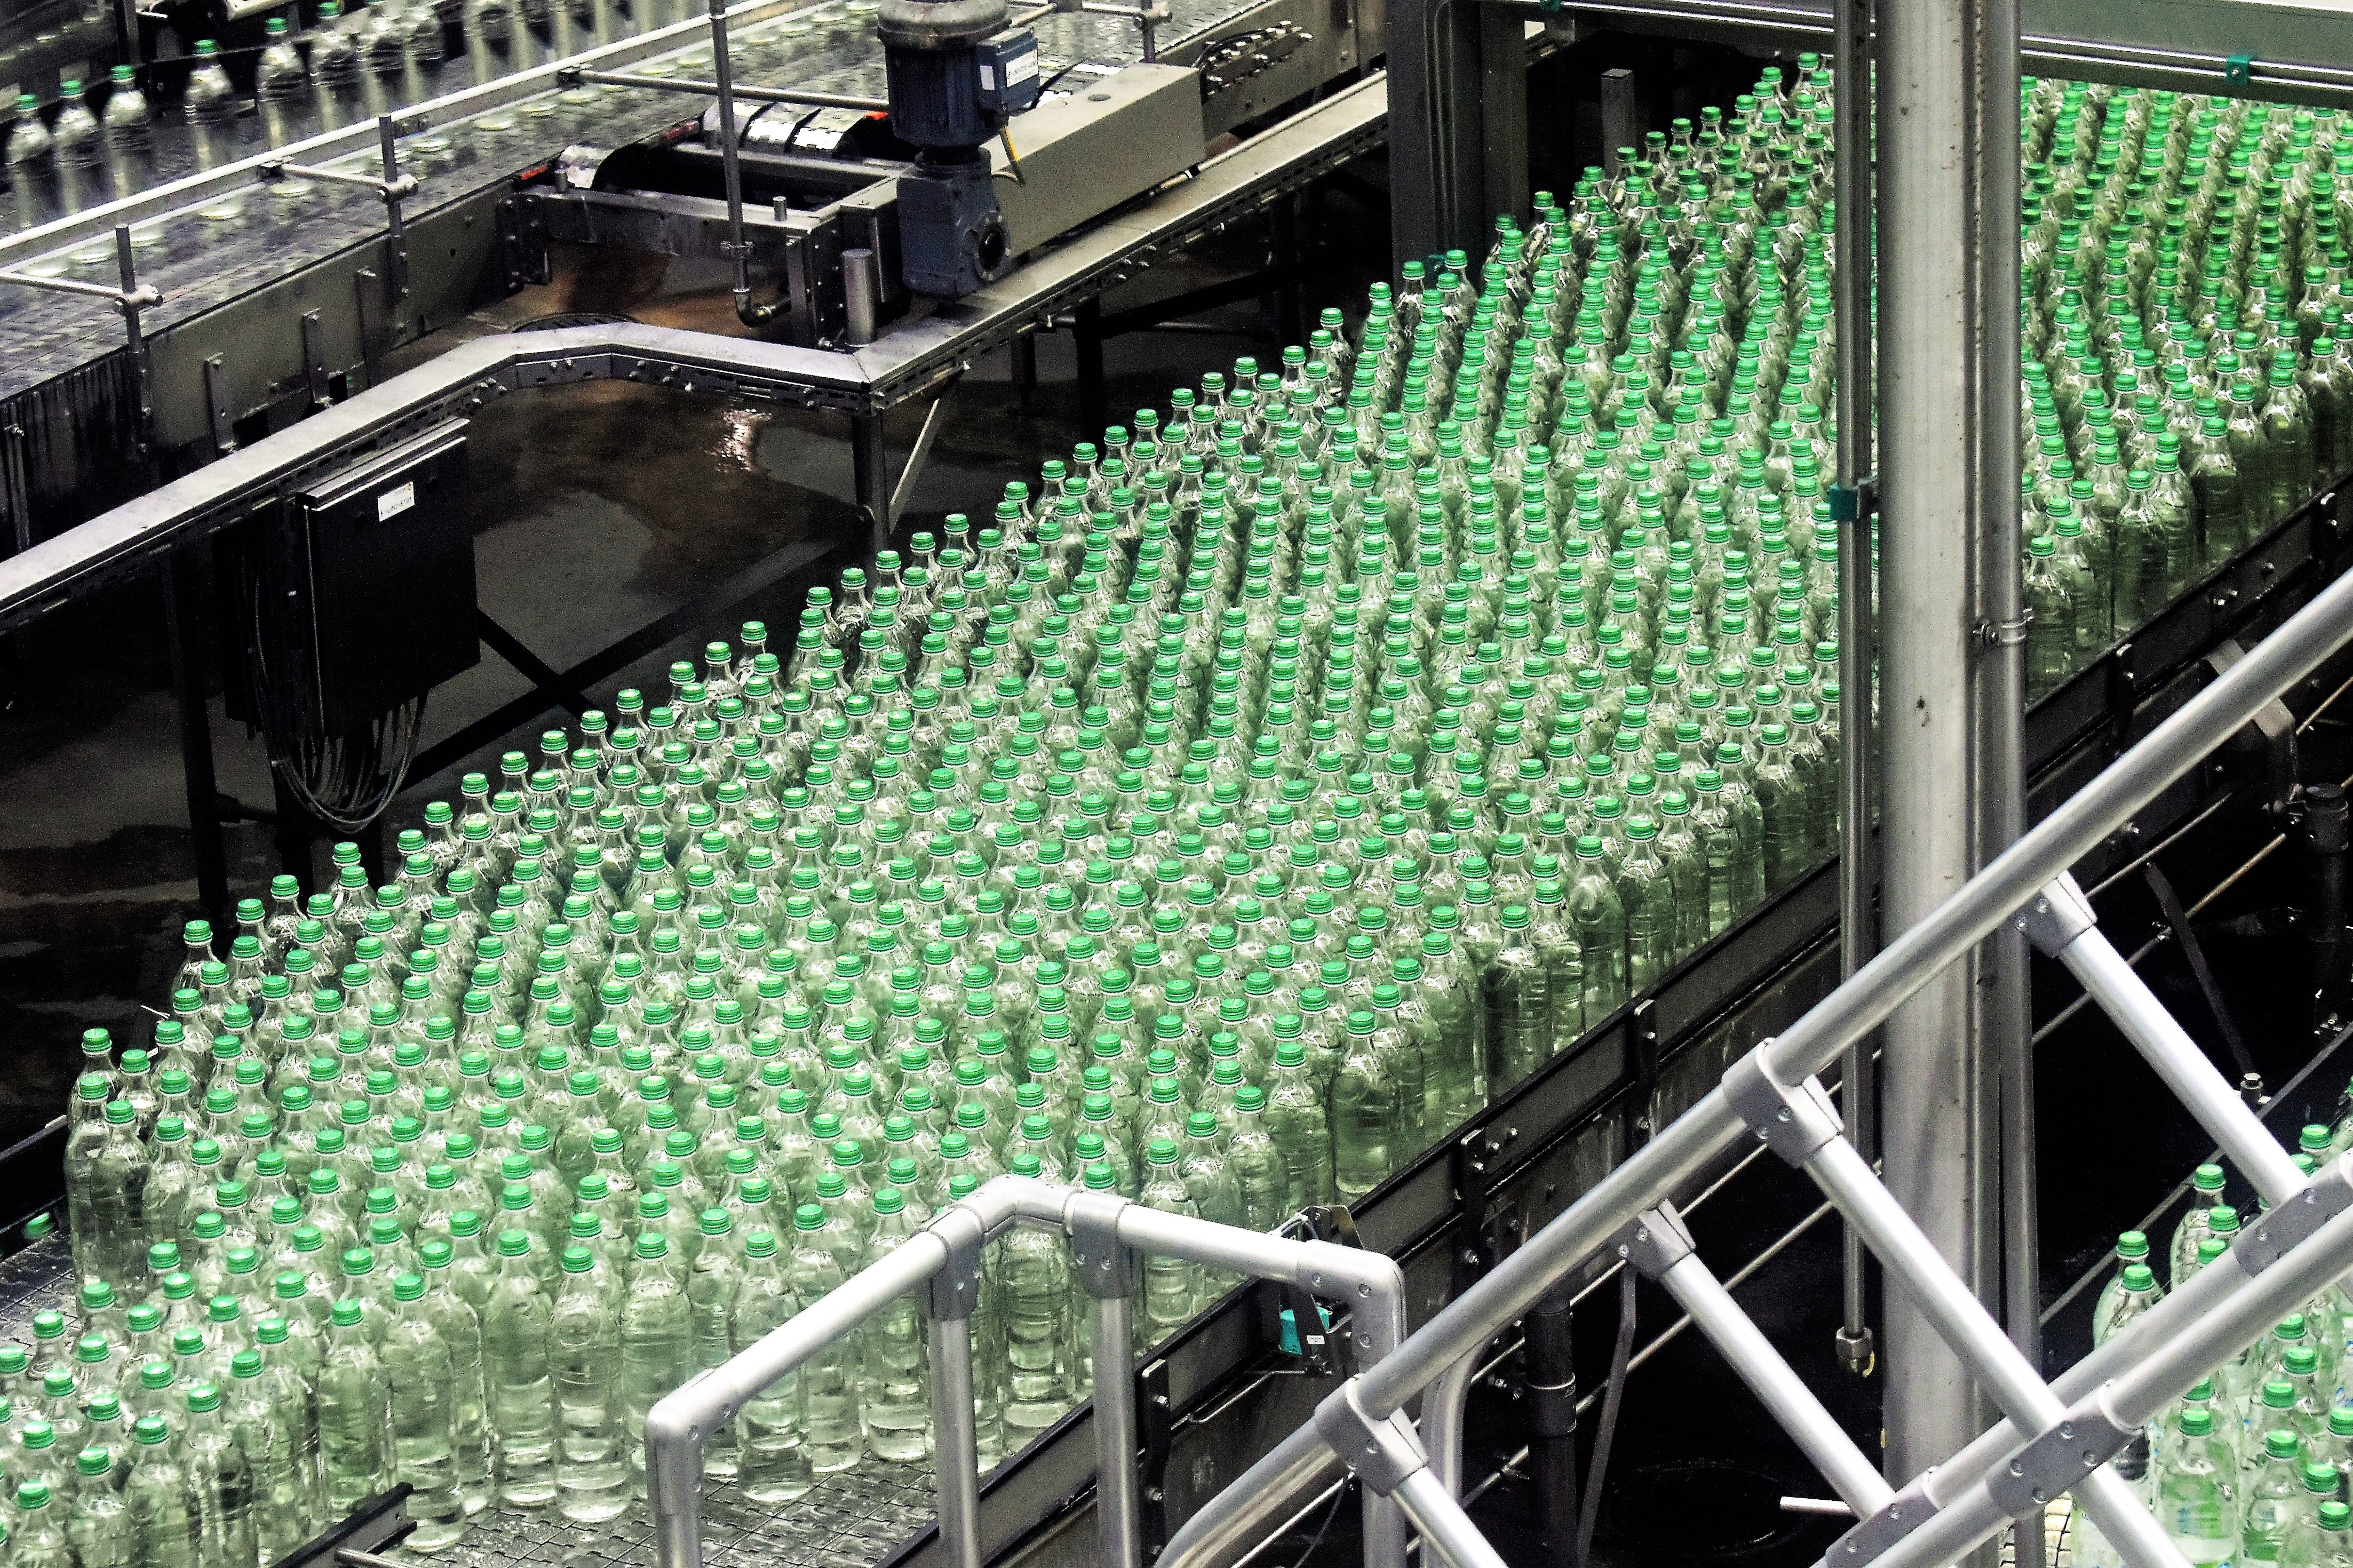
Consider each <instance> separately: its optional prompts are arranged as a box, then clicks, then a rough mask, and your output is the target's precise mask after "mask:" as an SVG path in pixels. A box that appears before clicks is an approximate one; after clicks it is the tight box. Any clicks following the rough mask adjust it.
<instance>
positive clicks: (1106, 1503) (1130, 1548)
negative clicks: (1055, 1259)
mask: <svg viewBox="0 0 2353 1568" xmlns="http://www.w3.org/2000/svg"><path fill="white" fill-rule="evenodd" d="M1092 1300H1093V1302H1094V1321H1093V1329H1094V1352H1095V1393H1094V1401H1095V1529H1096V1531H1097V1533H1098V1534H1099V1535H1100V1537H1101V1538H1102V1542H1103V1563H1104V1568H1142V1564H1143V1562H1144V1503H1143V1499H1142V1496H1141V1494H1140V1492H1139V1489H1138V1486H1137V1479H1136V1474H1135V1435H1136V1430H1137V1416H1136V1405H1135V1366H1134V1360H1133V1358H1134V1353H1135V1352H1134V1343H1135V1308H1134V1300H1135V1299H1134V1297H1133V1296H1097V1297H1094V1298H1092Z"/></svg>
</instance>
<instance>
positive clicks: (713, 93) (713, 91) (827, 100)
mask: <svg viewBox="0 0 2353 1568" xmlns="http://www.w3.org/2000/svg"><path fill="white" fill-rule="evenodd" d="M717 58H718V57H716V56H713V57H712V59H713V63H714V65H716V61H717ZM570 74H572V75H573V76H575V77H576V78H578V79H580V80H582V81H585V82H590V83H593V84H595V85H596V86H598V87H643V88H651V89H655V90H656V91H659V92H691V93H693V94H695V95H697V96H698V97H702V98H717V97H719V96H721V95H722V94H723V92H725V91H728V90H730V89H729V87H728V85H727V83H726V81H725V80H722V81H696V80H694V79H691V78H688V77H675V76H638V75H637V74H636V73H634V72H631V71H594V70H584V71H574V72H572V73H570ZM712 74H713V75H715V76H718V77H721V78H723V79H727V78H731V77H732V76H733V72H732V71H730V70H728V69H727V68H725V67H718V68H716V69H714V70H713V72H712ZM732 90H733V93H734V96H735V97H737V98H740V99H743V100H745V101H747V102H751V103H797V104H800V105H802V106H803V107H804V108H808V109H854V110H859V111H860V112H861V113H867V114H882V113H886V112H888V111H889V110H890V108H891V100H889V99H885V98H860V97H858V96H857V95H855V94H853V93H846V92H809V91H806V90H804V89H800V88H786V87H744V86H736V87H733V89H732Z"/></svg>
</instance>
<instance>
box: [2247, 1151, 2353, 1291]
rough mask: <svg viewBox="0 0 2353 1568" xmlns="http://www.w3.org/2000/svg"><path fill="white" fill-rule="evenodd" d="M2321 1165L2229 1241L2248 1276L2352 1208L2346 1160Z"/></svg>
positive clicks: (2352, 1176) (2351, 1175) (2352, 1174)
mask: <svg viewBox="0 0 2353 1568" xmlns="http://www.w3.org/2000/svg"><path fill="white" fill-rule="evenodd" d="M2348 1160H2353V1155H2348V1156H2345V1157H2344V1158H2341V1159H2338V1160H2337V1161H2335V1162H2333V1163H2330V1164H2327V1165H2324V1166H2322V1167H2321V1168H2320V1170H2319V1172H2318V1173H2316V1174H2315V1175H2314V1176H2313V1178H2312V1180H2311V1181H2309V1182H2306V1184H2304V1186H2303V1187H2302V1188H2301V1189H2299V1190H2298V1191H2297V1192H2296V1193H2295V1195H2293V1196H2292V1197H2289V1198H2286V1199H2284V1200H2283V1201H2282V1202H2280V1203H2278V1204H2275V1205H2273V1206H2272V1207H2270V1208H2268V1209H2265V1210H2264V1211H2263V1214H2262V1215H2261V1216H2260V1217H2258V1218H2257V1219H2256V1220H2255V1222H2254V1223H2253V1224H2252V1225H2250V1226H2247V1227H2246V1228H2245V1229H2244V1230H2242V1231H2241V1232H2240V1233H2239V1239H2238V1240H2236V1241H2234V1242H2232V1244H2231V1258H2232V1261H2234V1262H2236V1263H2237V1264H2238V1266H2239V1268H2240V1269H2241V1270H2242V1272H2243V1273H2245V1275H2246V1276H2247V1278H2249V1279H2253V1278H2254V1277H2255V1276H2256V1275H2258V1274H2261V1273H2262V1272H2263V1270H2264V1269H2266V1268H2270V1267H2271V1266H2272V1265H2273V1264H2274V1263H2277V1262H2278V1261H2279V1260H2280V1258H2281V1256H2282V1255H2283V1254H2284V1253H2286V1252H2287V1251H2288V1250H2289V1249H2290V1248H2291V1247H2295V1245H2296V1244H2297V1243H2298V1242H2301V1241H2302V1240H2304V1239H2305V1238H2306V1237H2308V1236H2310V1235H2311V1234H2312V1233H2313V1232H2314V1231H2316V1230H2318V1229H2319V1228H2320V1227H2321V1226H2324V1225H2327V1223H2328V1222H2329V1221H2330V1220H2332V1219H2335V1218H2336V1217H2337V1215H2340V1214H2343V1213H2344V1212H2345V1211H2346V1210H2347V1209H2348V1208H2353V1171H2348V1165H2347V1161H2348Z"/></svg>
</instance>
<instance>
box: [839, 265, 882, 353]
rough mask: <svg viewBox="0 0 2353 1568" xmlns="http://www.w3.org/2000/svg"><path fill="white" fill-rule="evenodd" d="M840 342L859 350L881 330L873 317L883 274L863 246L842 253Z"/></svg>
mask: <svg viewBox="0 0 2353 1568" xmlns="http://www.w3.org/2000/svg"><path fill="white" fill-rule="evenodd" d="M841 302H842V328H841V341H842V342H845V343H848V344H849V346H850V347H851V348H854V349H862V348H864V347H865V346H866V345H867V344H869V343H871V342H873V341H874V338H875V334H876V333H877V332H878V331H881V328H880V327H879V326H878V325H877V324H876V321H875V314H876V312H877V311H879V310H881V308H882V275H881V272H880V271H879V270H878V269H877V268H876V266H875V261H874V252H873V251H872V250H871V249H869V248H868V247H865V246H862V245H853V246H851V247H849V249H847V250H845V251H843V252H842V253H841Z"/></svg>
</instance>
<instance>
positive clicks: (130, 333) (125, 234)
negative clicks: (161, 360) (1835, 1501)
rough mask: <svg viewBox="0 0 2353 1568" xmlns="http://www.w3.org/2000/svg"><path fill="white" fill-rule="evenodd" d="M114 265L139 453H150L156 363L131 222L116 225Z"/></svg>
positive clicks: (143, 455) (141, 454)
mask: <svg viewBox="0 0 2353 1568" xmlns="http://www.w3.org/2000/svg"><path fill="white" fill-rule="evenodd" d="M114 266H115V270H116V271H117V272H118V273H119V274H120V275H121V279H122V335H123V337H124V338H125V339H126V340H127V341H128V342H129V344H130V348H131V374H132V377H133V379H134V382H135V384H136V386H137V389H138V394H139V454H140V456H142V457H145V456H146V455H147V449H148V447H149V446H150V445H151V441H152V437H153V422H154V418H155V398H154V387H153V380H154V367H153V364H152V363H150V362H149V360H148V357H147V335H146V333H145V332H144V331H142V330H141V327H140V321H139V312H140V311H141V310H143V309H145V307H144V306H142V304H140V303H139V264H138V262H137V261H136V260H135V259H134V258H132V254H131V226H130V225H129V224H127V223H119V224H116V225H115V226H114Z"/></svg>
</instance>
